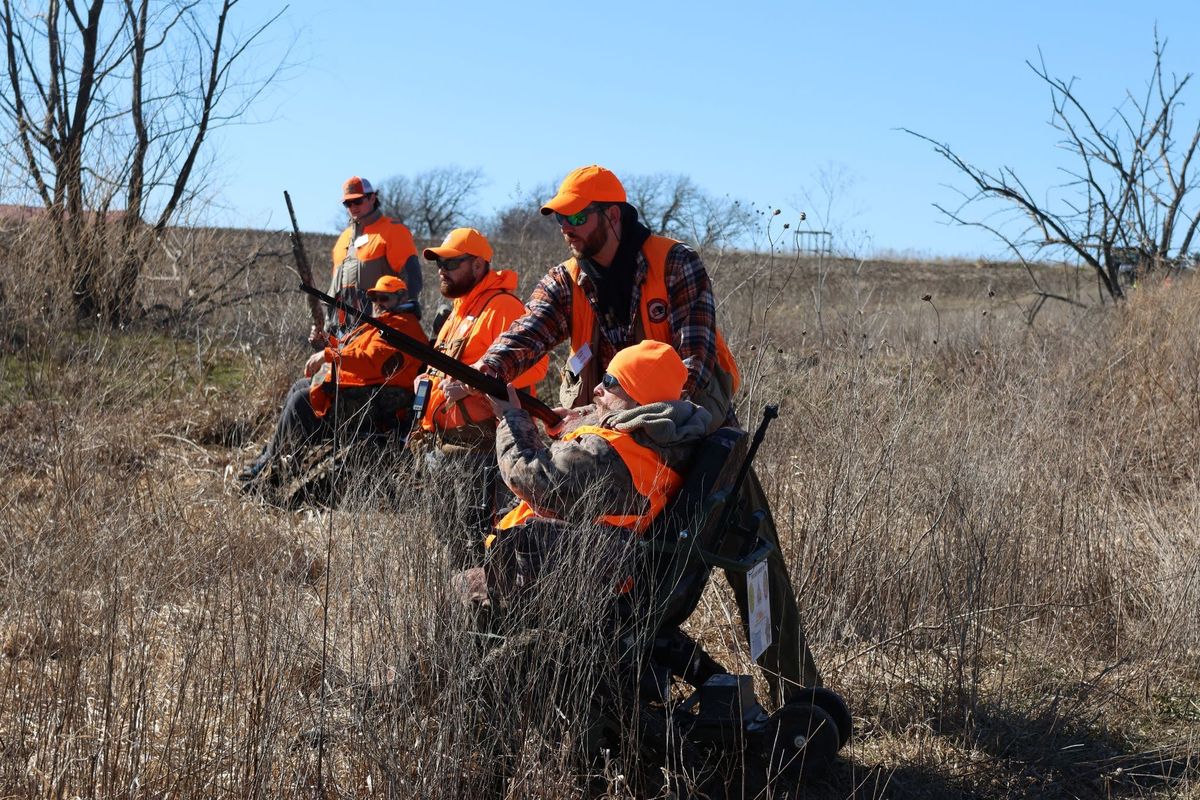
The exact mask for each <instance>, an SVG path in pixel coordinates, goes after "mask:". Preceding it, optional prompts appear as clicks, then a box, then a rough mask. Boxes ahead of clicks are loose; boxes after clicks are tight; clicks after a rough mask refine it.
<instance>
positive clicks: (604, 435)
mask: <svg viewBox="0 0 1200 800" xmlns="http://www.w3.org/2000/svg"><path fill="white" fill-rule="evenodd" d="M687 380H688V370H687V367H686V366H685V365H684V363H683V359H681V358H680V357H679V354H678V353H677V352H676V351H675V349H674V348H673V347H671V346H670V345H668V344H664V343H662V342H656V341H643V342H640V343H638V344H636V345H633V346H632V347H628V348H626V349H624V350H621V351H620V352H618V353H616V354H615V355H614V356H613V358H612V360H611V361H610V362H609V365H608V370H607V372H606V373H605V374H604V375H603V376H602V377H601V379H600V380H599V381H598V382H597V383H596V385H595V387H594V389H593V390H592V398H593V403H592V404H591V405H590V406H586V407H583V408H581V409H580V411H581V412H582V413H581V414H580V415H579V416H578V417H577V418H576V419H574V420H573V421H572V423H571V426H570V428H569V430H567V431H566V432H565V433H563V434H562V436H561V438H559V439H556V440H553V441H551V442H550V443H548V444H547V443H546V442H545V441H544V440H543V439H542V437H541V435H540V433H539V432H538V429H537V426H536V425H535V423H534V421H533V419H532V418H531V417H530V416H529V414H528V412H526V411H525V410H524V409H522V408H521V406H520V404H519V403H518V402H517V400H516V394H515V392H514V391H512V390H510V392H509V400H508V401H507V402H505V401H501V400H494V399H492V400H491V404H492V406H493V409H494V411H495V414H496V416H497V418H498V420H499V422H498V425H497V431H496V452H497V457H498V459H499V464H500V475H501V477H502V478H503V479H504V483H505V484H506V485H507V486H508V488H509V489H510V490H511V491H512V492H513V494H515V495H516V496H517V498H518V499H519V500H520V502H519V503H518V505H517V506H516V508H514V509H513V510H512V511H510V512H509V513H508V514H507V515H506V516H505V517H504V518H503V519H502V520H501V521H500V522H499V523H498V524H497V525H496V536H497V540H496V541H497V544H495V545H494V548H495V550H496V552H497V553H500V554H501V555H497V556H496V557H494V558H492V559H491V560H492V561H493V562H495V564H494V566H495V567H497V568H491V567H489V569H487V570H486V571H485V570H484V569H482V568H477V569H473V570H467V571H466V572H464V573H460V575H459V576H458V578H457V580H456V581H455V583H456V586H457V587H458V588H459V590H460V591H461V592H462V594H463V595H464V597H466V598H467V599H469V600H471V601H472V602H474V603H483V602H484V601H486V599H487V598H488V597H489V593H490V595H491V596H497V595H499V596H500V597H504V596H505V594H506V593H509V592H511V591H513V590H515V589H520V588H523V587H526V586H528V585H529V584H530V583H531V582H532V581H533V580H535V579H536V577H537V575H538V573H539V572H540V569H541V565H542V563H543V562H544V561H545V559H547V558H550V557H552V555H553V552H554V550H555V549H556V546H557V543H558V542H559V541H560V539H561V538H562V536H563V534H564V533H566V532H567V531H570V530H572V529H575V528H578V527H579V526H580V525H581V524H584V525H587V524H591V525H593V526H596V527H597V528H598V529H599V530H598V531H597V532H596V535H595V539H594V542H593V541H592V540H589V546H591V545H594V548H595V549H594V560H595V561H596V562H597V563H601V562H604V563H605V564H606V565H607V562H608V561H609V560H612V559H616V560H618V561H619V559H620V557H621V555H622V551H623V550H624V551H625V552H626V553H627V552H628V551H627V547H626V546H625V545H626V543H627V542H628V541H629V540H630V539H631V538H632V537H637V536H640V535H641V534H643V533H645V531H646V530H647V529H648V528H649V527H650V524H651V523H652V522H653V521H654V519H655V517H657V516H658V514H659V513H660V512H661V511H662V510H663V508H664V507H666V505H667V503H669V502H670V501H671V499H672V498H673V497H674V496H675V494H676V493H677V492H678V491H679V488H680V486H681V485H682V483H683V477H682V472H683V470H685V469H686V468H687V465H688V464H689V463H690V462H691V460H692V456H693V453H694V451H695V448H696V445H698V444H699V443H700V442H701V441H703V439H704V438H705V436H706V435H707V431H708V428H709V423H710V418H709V413H708V412H707V411H706V410H705V409H703V408H701V407H700V406H697V405H696V404H694V403H691V402H689V401H687V400H681V399H680V395H681V394H682V392H683V389H684V386H685V385H686V383H687ZM617 568H618V567H617V565H616V564H613V565H612V569H617ZM613 575H614V576H615V577H616V578H618V579H619V577H621V575H620V574H618V573H613ZM613 585H614V586H615V583H614V584H613Z"/></svg>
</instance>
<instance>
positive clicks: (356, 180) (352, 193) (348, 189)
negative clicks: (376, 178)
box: [342, 175, 375, 200]
mask: <svg viewBox="0 0 1200 800" xmlns="http://www.w3.org/2000/svg"><path fill="white" fill-rule="evenodd" d="M368 194H375V187H374V186H372V185H371V182H370V181H369V180H367V179H366V178H360V177H358V176H357V175H354V176H352V177H351V178H350V180H348V181H346V182H345V183H343V184H342V200H357V199H358V198H360V197H363V196H364V195H368Z"/></svg>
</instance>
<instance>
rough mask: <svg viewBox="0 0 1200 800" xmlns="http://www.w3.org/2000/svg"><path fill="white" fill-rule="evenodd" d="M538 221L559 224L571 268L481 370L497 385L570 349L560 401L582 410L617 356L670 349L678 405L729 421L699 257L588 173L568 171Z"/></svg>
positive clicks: (593, 169) (732, 373) (602, 173)
mask: <svg viewBox="0 0 1200 800" xmlns="http://www.w3.org/2000/svg"><path fill="white" fill-rule="evenodd" d="M541 211H542V214H544V215H550V214H553V215H554V216H555V218H556V219H557V220H558V223H559V227H560V229H561V231H562V235H563V240H564V241H565V242H566V244H567V247H568V248H569V249H570V251H571V258H569V259H567V261H565V262H563V263H562V264H559V265H558V266H556V267H553V268H552V269H551V270H550V272H549V273H548V274H547V275H546V277H544V278H543V279H542V280H541V281H540V282H539V283H538V285H537V287H536V288H535V289H534V291H533V294H532V295H531V296H530V298H529V302H528V303H527V304H526V306H527V308H528V309H529V310H528V313H527V314H525V315H524V316H523V317H522V318H521V319H519V320H517V322H515V323H514V324H513V325H512V326H511V327H510V328H509V330H508V331H507V332H506V333H504V334H503V335H501V336H499V337H498V338H497V339H496V342H495V344H493V345H492V346H491V347H490V348H489V349H488V352H487V353H486V354H485V355H484V356H483V358H482V359H481V360H480V362H479V364H478V366H479V368H480V369H482V370H483V371H485V372H488V373H490V374H492V375H495V376H497V377H500V378H503V379H511V377H512V376H514V375H517V374H519V373H521V372H522V371H523V370H525V369H527V368H528V366H529V365H530V364H532V363H533V362H534V361H536V360H537V359H538V358H540V357H541V356H542V355H543V354H545V353H547V352H549V351H550V350H551V349H553V348H554V347H555V346H556V345H558V344H559V343H560V342H564V341H566V342H570V346H571V357H570V360H569V362H568V369H567V370H564V372H563V386H562V391H561V394H560V401H561V403H562V405H563V406H564V407H567V408H573V407H577V406H580V405H583V404H585V403H587V402H588V397H589V395H588V391H589V387H591V386H593V385H595V383H596V381H597V380H599V377H600V376H601V375H603V374H604V371H605V369H606V368H607V366H608V363H609V361H610V360H611V359H612V358H613V356H614V354H615V353H616V352H617V351H618V350H620V349H622V348H624V347H627V346H629V345H631V344H636V343H637V342H640V341H641V340H643V339H655V340H658V341H661V342H666V343H668V344H670V345H671V346H673V347H674V348H675V349H676V350H677V351H678V352H679V355H680V357H681V358H682V359H683V362H684V364H685V365H686V366H687V370H688V377H687V382H686V383H685V385H684V390H683V391H684V396H685V397H687V398H688V399H690V400H692V401H693V402H695V403H697V404H698V405H701V406H704V407H705V408H706V409H708V411H709V412H710V413H711V414H712V415H713V424H714V426H719V425H721V424H722V423H723V422H725V421H726V418H727V417H728V416H729V413H730V409H731V398H732V396H733V392H734V391H735V390H736V388H737V383H738V374H737V367H736V365H735V364H734V361H733V358H732V356H731V355H730V354H729V349H728V348H727V347H726V346H725V342H724V339H723V338H722V337H721V335H720V334H719V333H718V331H717V327H716V309H715V305H714V303H713V294H712V285H711V284H710V282H709V278H708V273H707V272H706V271H705V269H704V263H703V262H702V261H701V260H700V256H699V255H697V254H696V252H695V251H694V250H692V249H691V248H690V247H688V246H687V245H685V244H683V243H682V242H677V241H674V240H673V239H668V238H666V237H663V236H655V235H653V234H651V232H650V230H649V229H648V228H647V227H646V226H645V225H643V224H642V223H641V222H640V221H639V220H638V212H637V209H636V208H634V207H633V206H631V205H629V203H628V202H626V197H625V188H624V187H623V186H622V185H621V182H620V181H619V180H618V179H617V176H616V175H614V174H613V173H612V172H610V171H609V170H607V169H605V168H604V167H601V166H597V165H595V164H593V165H591V166H587V167H580V168H579V169H576V170H574V171H572V172H571V173H570V174H568V175H567V177H566V178H565V179H564V180H563V182H562V185H561V186H560V187H559V190H558V194H556V195H555V196H554V197H552V198H551V199H550V200H548V201H547V202H546V205H544V206H543V207H542V209H541Z"/></svg>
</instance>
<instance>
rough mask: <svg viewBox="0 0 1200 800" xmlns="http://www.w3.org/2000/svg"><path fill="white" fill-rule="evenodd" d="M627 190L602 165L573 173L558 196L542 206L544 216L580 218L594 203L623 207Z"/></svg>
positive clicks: (559, 190)
mask: <svg viewBox="0 0 1200 800" xmlns="http://www.w3.org/2000/svg"><path fill="white" fill-rule="evenodd" d="M624 202H625V187H624V186H622V185H621V182H620V181H619V180H617V176H616V175H613V174H612V172H610V171H608V170H607V169H605V168H604V167H602V166H600V165H599V164H592V165H590V166H587V167H580V168H579V169H574V170H571V172H569V173H567V177H565V178H563V182H562V184H561V185H560V186H559V187H558V194H556V195H554V197H551V198H550V199H549V200H547V201H546V204H545V205H544V206H542V214H545V215H547V216H549V215H550V214H553V213H555V212H557V213H559V214H578V213H579V212H580V211H583V210H584V209H585V208H587V207H588V206H590V205H591V204H592V203H624Z"/></svg>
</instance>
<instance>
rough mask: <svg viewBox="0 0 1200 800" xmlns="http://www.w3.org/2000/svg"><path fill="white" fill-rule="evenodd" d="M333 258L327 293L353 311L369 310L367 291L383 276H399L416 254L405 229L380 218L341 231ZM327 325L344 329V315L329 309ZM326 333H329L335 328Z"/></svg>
mask: <svg viewBox="0 0 1200 800" xmlns="http://www.w3.org/2000/svg"><path fill="white" fill-rule="evenodd" d="M332 255H333V271H332V273H331V274H330V278H329V291H328V292H327V294H329V295H332V296H333V297H336V298H337V299H338V300H342V301H343V302H346V303H349V304H350V305H352V306H354V307H355V308H359V309H370V308H371V300H370V298H369V297H368V296H367V289H370V288H371V287H372V286H374V285H375V283H376V282H377V281H378V280H379V279H380V278H382V277H383V276H385V275H401V274H402V272H403V270H404V265H405V263H407V262H408V259H410V258H412V257H414V256H416V255H417V248H416V245H415V244H413V238H412V234H411V233H410V232H409V230H408V228H406V227H405V226H404V225H403V224H402V223H400V222H396V221H395V220H392V219H390V218H388V217H385V216H383V215H380V216H379V217H378V218H377V219H375V220H372V221H371V222H370V223H368V224H367V225H359V224H358V223H353V224H351V225H350V227H348V228H346V229H345V230H344V231H342V235H341V236H339V237H338V240H337V242H335V243H334V245H333V253H332ZM335 311H336V313H335ZM334 320H336V322H334ZM328 324H329V325H336V326H337V327H338V328H341V327H343V326H344V325H345V324H346V312H345V311H342V310H341V309H336V310H333V309H331V310H330V314H329V323H328ZM326 330H329V331H331V332H332V331H333V330H334V328H332V327H326Z"/></svg>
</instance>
